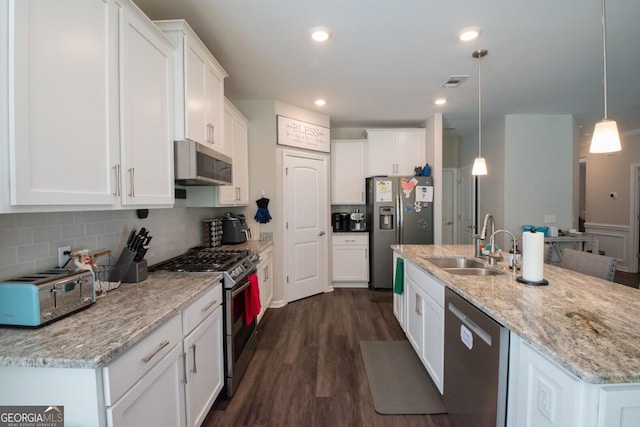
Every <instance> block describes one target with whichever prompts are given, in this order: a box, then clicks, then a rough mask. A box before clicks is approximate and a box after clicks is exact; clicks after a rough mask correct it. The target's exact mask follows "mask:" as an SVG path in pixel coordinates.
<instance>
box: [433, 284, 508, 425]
mask: <svg viewBox="0 0 640 427" xmlns="http://www.w3.org/2000/svg"><path fill="white" fill-rule="evenodd" d="M508 356H509V330H508V329H507V328H505V327H503V326H501V325H500V324H499V323H497V322H496V321H494V320H493V319H491V318H490V317H489V316H487V315H486V314H484V313H483V312H482V311H480V310H479V309H477V308H476V307H474V306H473V305H472V304H470V303H469V302H467V301H466V300H465V299H463V298H462V297H460V296H459V295H458V294H456V293H455V292H453V291H451V290H450V289H448V288H447V289H445V318H444V404H445V407H446V408H447V412H448V413H449V420H450V422H451V424H452V425H453V426H454V427H467V426H473V427H483V426H486V427H494V426H501V427H503V426H504V425H505V422H506V408H507V370H508Z"/></svg>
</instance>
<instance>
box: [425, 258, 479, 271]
mask: <svg viewBox="0 0 640 427" xmlns="http://www.w3.org/2000/svg"><path fill="white" fill-rule="evenodd" d="M425 259H426V260H427V261H429V262H430V263H431V264H434V265H436V266H438V267H440V268H445V269H447V268H465V269H466V268H484V263H482V262H481V261H476V260H473V259H469V258H462V257H450V258H435V257H425Z"/></svg>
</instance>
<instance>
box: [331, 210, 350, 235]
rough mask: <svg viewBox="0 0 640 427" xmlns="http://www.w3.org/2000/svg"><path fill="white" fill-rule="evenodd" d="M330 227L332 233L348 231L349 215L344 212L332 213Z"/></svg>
mask: <svg viewBox="0 0 640 427" xmlns="http://www.w3.org/2000/svg"><path fill="white" fill-rule="evenodd" d="M331 226H332V227H333V232H334V233H342V232H345V231H349V214H348V213H344V212H334V213H333V214H331Z"/></svg>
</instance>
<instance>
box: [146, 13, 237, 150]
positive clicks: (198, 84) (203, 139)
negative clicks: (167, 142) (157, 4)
mask: <svg viewBox="0 0 640 427" xmlns="http://www.w3.org/2000/svg"><path fill="white" fill-rule="evenodd" d="M155 24H156V25H157V26H158V28H160V29H161V30H162V31H163V32H164V33H165V34H166V35H167V36H168V37H169V38H170V39H171V41H172V42H173V44H174V46H175V47H176V49H175V51H174V79H175V84H174V98H175V99H174V100H175V103H174V126H175V132H174V135H175V136H174V138H175V139H176V140H182V139H191V140H194V141H197V142H199V143H201V144H206V145H207V146H209V147H211V148H212V149H214V150H216V151H218V152H221V153H223V154H226V155H228V156H232V153H231V151H230V148H229V147H226V146H225V140H224V131H223V129H224V125H223V123H224V79H225V77H227V73H226V71H224V69H223V68H222V66H221V65H220V64H219V63H218V61H216V59H215V58H214V57H213V55H212V54H211V52H209V50H208V49H207V47H206V46H205V45H204V43H202V41H201V40H200V39H199V38H198V36H197V35H196V33H195V32H194V31H193V30H192V29H191V27H190V26H189V24H187V23H186V22H185V21H184V20H169V21H156V22H155Z"/></svg>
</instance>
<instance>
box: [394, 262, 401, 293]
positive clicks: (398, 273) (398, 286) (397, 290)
mask: <svg viewBox="0 0 640 427" xmlns="http://www.w3.org/2000/svg"><path fill="white" fill-rule="evenodd" d="M393 292H394V293H396V294H398V295H402V293H403V292H404V259H402V258H400V257H398V258H396V278H395V282H394V284H393Z"/></svg>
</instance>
